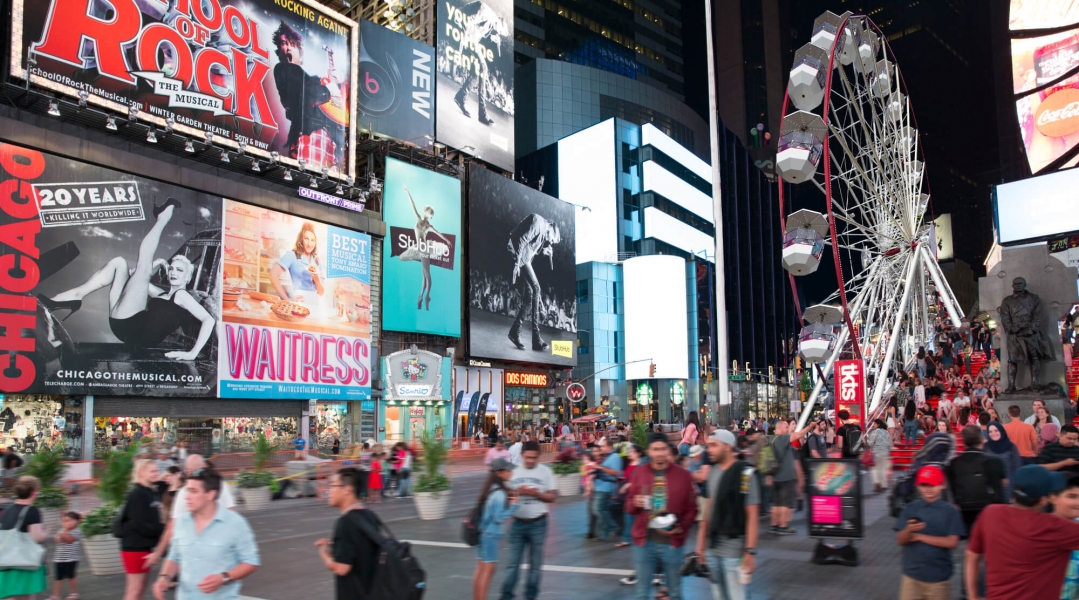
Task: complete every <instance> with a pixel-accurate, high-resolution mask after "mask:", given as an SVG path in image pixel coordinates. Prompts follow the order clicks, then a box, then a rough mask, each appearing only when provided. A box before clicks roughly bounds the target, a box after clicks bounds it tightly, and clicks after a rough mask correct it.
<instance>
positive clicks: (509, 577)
mask: <svg viewBox="0 0 1079 600" xmlns="http://www.w3.org/2000/svg"><path fill="white" fill-rule="evenodd" d="M546 541H547V519H546V518H543V519H539V520H538V521H530V522H525V521H522V520H520V519H513V524H512V525H511V526H510V559H509V562H507V563H506V580H505V581H504V582H503V583H502V600H511V599H512V598H513V588H515V587H517V573H518V571H520V569H521V558H522V557H523V556H524V553H525V548H526V547H527V548H528V579H526V580H525V598H527V599H528V600H534V599H535V598H536V597H537V596H539V587H540V575H541V574H542V573H543V544H544V543H545V542H546Z"/></svg>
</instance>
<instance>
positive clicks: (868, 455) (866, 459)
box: [861, 448, 877, 469]
mask: <svg viewBox="0 0 1079 600" xmlns="http://www.w3.org/2000/svg"><path fill="white" fill-rule="evenodd" d="M861 463H862V466H863V467H865V468H867V469H872V468H873V467H874V466H876V464H877V460H876V459H875V458H873V451H872V450H869V449H868V448H867V449H866V450H865V451H864V452H862V457H861Z"/></svg>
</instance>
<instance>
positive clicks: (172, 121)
mask: <svg viewBox="0 0 1079 600" xmlns="http://www.w3.org/2000/svg"><path fill="white" fill-rule="evenodd" d="M175 124H176V121H175V119H173V118H172V117H169V118H167V119H165V133H172V126H173V125H175Z"/></svg>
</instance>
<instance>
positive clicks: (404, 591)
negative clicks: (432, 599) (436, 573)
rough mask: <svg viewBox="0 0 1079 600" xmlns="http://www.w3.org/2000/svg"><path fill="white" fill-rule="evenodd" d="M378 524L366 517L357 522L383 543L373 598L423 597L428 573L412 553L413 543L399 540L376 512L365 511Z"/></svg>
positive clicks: (402, 599)
mask: <svg viewBox="0 0 1079 600" xmlns="http://www.w3.org/2000/svg"><path fill="white" fill-rule="evenodd" d="M365 512H366V513H367V517H368V518H369V519H371V520H372V521H374V525H375V526H374V527H371V524H370V523H367V522H365V521H364V520H363V519H360V520H359V521H357V523H358V524H359V526H360V529H362V530H363V532H364V534H365V535H366V536H367V537H369V538H371V540H372V541H374V542H375V543H376V544H378V546H379V553H378V565H377V566H376V567H375V577H374V580H373V581H372V582H371V589H370V591H368V593H367V596H366V597H367V598H368V599H369V600H421V599H422V598H423V592H424V591H426V589H427V572H426V571H424V570H423V567H421V566H420V563H419V561H418V560H416V557H414V556H412V544H410V543H408V542H399V541H397V538H395V537H394V536H393V533H391V532H390V530H389V528H387V527H386V525H385V523H383V522H382V520H381V519H379V518H378V515H376V514H375V513H374V512H372V511H370V510H365Z"/></svg>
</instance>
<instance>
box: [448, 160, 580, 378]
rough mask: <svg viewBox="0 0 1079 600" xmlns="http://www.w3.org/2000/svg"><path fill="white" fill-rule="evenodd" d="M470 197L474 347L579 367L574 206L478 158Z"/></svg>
mask: <svg viewBox="0 0 1079 600" xmlns="http://www.w3.org/2000/svg"><path fill="white" fill-rule="evenodd" d="M468 204H469V231H468V232H469V243H468V249H469V256H470V260H471V263H470V266H469V282H468V285H469V288H468V305H469V354H470V355H472V356H483V357H490V358H500V359H505V360H516V361H523V362H533V363H540V364H550V365H559V366H575V365H576V364H577V356H576V353H575V347H576V345H577V298H576V280H577V274H576V260H575V258H574V221H573V219H574V215H573V210H574V208H573V206H572V205H570V204H567V203H565V202H563V201H561V200H559V199H557V198H552V197H551V196H548V195H546V194H544V193H541V192H538V191H536V190H534V189H532V188H530V187H527V186H524V185H521V184H519V183H516V182H514V181H513V180H511V179H509V178H507V177H503V176H501V175H498V174H496V173H494V172H492V171H489V170H487V169H484V168H483V167H479V166H476V165H475V164H473V165H472V168H471V170H470V171H469V191H468Z"/></svg>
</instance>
